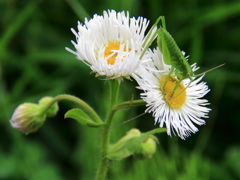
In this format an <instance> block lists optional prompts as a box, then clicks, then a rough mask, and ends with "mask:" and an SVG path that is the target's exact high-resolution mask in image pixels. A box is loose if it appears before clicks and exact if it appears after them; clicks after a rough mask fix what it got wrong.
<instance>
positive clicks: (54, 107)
mask: <svg viewBox="0 0 240 180" xmlns="http://www.w3.org/2000/svg"><path fill="white" fill-rule="evenodd" d="M52 99H53V98H52V97H43V98H42V99H40V101H39V105H40V106H41V107H44V106H46V105H47V104H48V103H49V102H50V101H51V100H52ZM58 109H59V108H58V103H57V102H55V103H54V104H53V105H51V106H50V107H49V108H48V109H47V117H54V116H55V115H56V114H57V112H58Z"/></svg>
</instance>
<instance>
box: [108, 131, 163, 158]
mask: <svg viewBox="0 0 240 180" xmlns="http://www.w3.org/2000/svg"><path fill="white" fill-rule="evenodd" d="M161 132H166V129H165V128H157V129H154V130H151V131H148V132H145V133H142V134H141V135H139V136H138V137H133V138H131V139H128V140H127V141H125V142H123V143H122V145H121V146H119V147H118V148H117V149H116V148H115V149H114V150H113V151H111V148H110V150H109V152H108V153H107V155H106V157H107V158H108V159H110V160H122V159H124V158H126V157H128V156H131V155H133V154H134V153H135V152H136V151H137V150H138V149H139V147H140V146H141V143H142V142H143V141H145V140H146V139H147V138H148V137H149V136H150V135H152V134H155V133H161ZM113 146H114V145H113Z"/></svg>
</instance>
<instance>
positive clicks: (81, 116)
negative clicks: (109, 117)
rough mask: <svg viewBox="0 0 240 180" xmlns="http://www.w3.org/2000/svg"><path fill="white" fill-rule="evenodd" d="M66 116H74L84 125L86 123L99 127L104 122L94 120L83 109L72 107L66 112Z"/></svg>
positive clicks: (73, 117)
mask: <svg viewBox="0 0 240 180" xmlns="http://www.w3.org/2000/svg"><path fill="white" fill-rule="evenodd" d="M64 118H72V119H75V120H76V121H78V122H79V123H80V124H82V125H86V126H89V127H99V126H102V125H103V123H96V122H94V121H93V120H92V119H91V118H90V117H89V116H88V115H87V114H86V113H85V112H84V111H82V110H81V109H77V108H76V109H71V110H69V111H67V112H66V114H65V116H64Z"/></svg>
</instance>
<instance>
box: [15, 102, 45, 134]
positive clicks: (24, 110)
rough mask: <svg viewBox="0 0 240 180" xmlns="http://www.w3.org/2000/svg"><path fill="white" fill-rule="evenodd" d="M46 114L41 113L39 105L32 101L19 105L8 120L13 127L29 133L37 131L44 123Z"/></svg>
mask: <svg viewBox="0 0 240 180" xmlns="http://www.w3.org/2000/svg"><path fill="white" fill-rule="evenodd" d="M45 119H46V114H44V113H41V107H40V106H39V105H37V104H34V103H23V104H21V105H19V106H18V107H17V108H16V109H15V111H14V113H13V115H12V118H11V120H10V123H11V125H12V127H13V128H16V129H18V130H19V131H22V132H23V133H25V134H29V133H32V132H35V131H37V130H38V129H39V128H40V127H41V126H42V125H43V123H44V121H45Z"/></svg>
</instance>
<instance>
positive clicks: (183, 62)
mask: <svg viewBox="0 0 240 180" xmlns="http://www.w3.org/2000/svg"><path fill="white" fill-rule="evenodd" d="M160 20H161V22H162V26H161V27H160V28H159V29H158V38H157V43H158V46H159V49H160V50H161V52H162V54H163V58H164V62H165V63H166V64H168V65H171V66H172V68H171V70H170V72H169V76H168V78H167V79H166V82H165V83H164V86H165V85H166V83H167V81H168V79H169V77H170V76H171V74H172V73H173V72H174V73H175V75H176V76H177V78H178V83H177V84H176V86H175V87H174V89H173V92H172V94H174V91H175V90H176V89H177V87H178V86H179V84H180V83H181V82H182V80H184V79H190V80H191V82H192V81H193V78H194V77H199V76H201V75H203V74H205V73H207V72H209V71H212V70H214V69H216V68H219V67H220V66H223V65H224V64H222V65H219V66H217V67H214V68H212V69H209V70H207V71H205V72H203V73H201V74H198V75H195V74H194V72H193V71H192V68H191V66H190V65H189V63H188V60H187V58H186V57H185V56H184V55H183V53H182V52H181V50H180V48H179V47H178V46H177V43H176V42H175V40H174V39H173V37H172V36H171V34H170V33H169V32H168V31H167V30H166V23H165V18H164V16H160ZM191 82H190V83H191ZM189 85H190V84H189ZM189 85H188V86H189Z"/></svg>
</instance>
